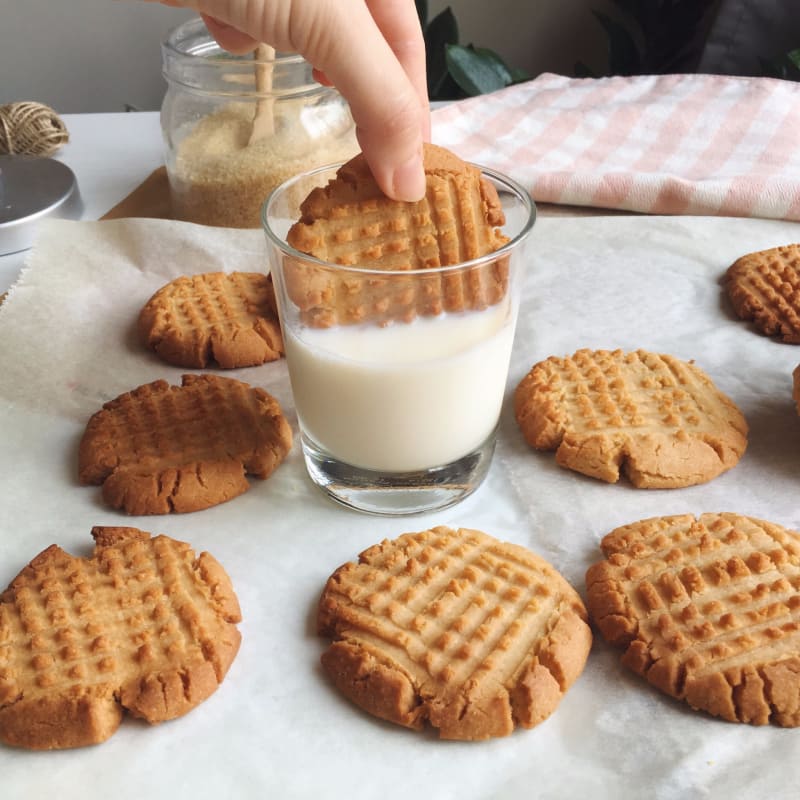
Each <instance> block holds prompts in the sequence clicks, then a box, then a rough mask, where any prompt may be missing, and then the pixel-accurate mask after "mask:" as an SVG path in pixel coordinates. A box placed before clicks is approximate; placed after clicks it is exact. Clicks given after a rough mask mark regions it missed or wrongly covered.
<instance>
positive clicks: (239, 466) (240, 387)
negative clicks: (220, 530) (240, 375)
mask: <svg viewBox="0 0 800 800" xmlns="http://www.w3.org/2000/svg"><path fill="white" fill-rule="evenodd" d="M291 446H292V430H291V427H290V426H289V423H288V422H287V420H286V418H285V417H284V415H283V412H282V411H281V408H280V405H279V404H278V401H277V400H276V399H275V398H274V397H272V395H270V394H268V393H267V392H265V391H264V390H263V389H261V388H259V387H254V386H250V385H249V384H247V383H244V382H242V381H236V380H233V379H232V378H223V377H222V376H219V375H184V376H183V380H182V383H181V385H180V386H171V385H170V384H169V383H168V382H167V381H164V380H158V381H153V382H152V383H146V384H144V385H142V386H139V387H138V388H136V389H133V390H132V391H130V392H125V393H124V394H121V395H120V396H119V397H117V398H115V399H114V400H111V401H109V402H108V403H106V404H105V405H104V406H103V408H102V409H101V410H100V411H98V412H97V413H96V414H94V415H93V416H92V418H91V419H90V420H89V422H88V424H87V426H86V430H85V431H84V434H83V438H82V439H81V442H80V448H79V451H78V477H79V480H80V482H81V483H82V484H84V485H87V484H94V485H100V484H102V486H103V498H104V499H105V501H106V502H107V503H108V504H109V505H110V506H111V507H112V508H120V509H122V510H124V511H126V512H127V513H129V514H168V513H170V512H173V511H174V512H188V511H200V510H201V509H204V508H208V507H210V506H213V505H217V504H218V503H223V502H225V501H227V500H230V499H232V498H234V497H237V496H238V495H240V494H242V493H244V492H246V491H247V490H248V489H249V488H250V484H249V483H248V481H247V475H253V476H255V477H257V478H261V479H265V478H268V477H269V476H270V475H271V474H272V473H273V472H274V471H275V470H276V469H277V468H278V466H279V465H280V464H281V462H282V461H283V459H284V458H285V456H286V454H287V453H288V452H289V450H290V448H291Z"/></svg>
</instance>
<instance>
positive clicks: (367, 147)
mask: <svg viewBox="0 0 800 800" xmlns="http://www.w3.org/2000/svg"><path fill="white" fill-rule="evenodd" d="M298 5H299V4H298ZM407 5H409V6H410V7H411V9H412V11H413V8H414V7H413V6H412V5H411V4H410V3H407ZM384 10H385V9H384ZM381 19H382V20H383V22H384V23H385V24H388V25H389V28H390V30H391V31H392V38H393V41H394V42H395V43H396V44H397V45H398V46H400V45H402V43H403V42H410V41H413V35H411V38H410V39H408V38H404V34H402V32H403V31H404V30H407V28H405V27H404V25H406V23H403V21H402V20H401V21H399V22H398V21H397V19H396V18H394V17H391V15H389V16H388V17H387V16H384V17H382V18H381ZM387 20H391V21H387ZM306 23H307V25H306V27H305V30H306V31H307V33H308V38H307V40H306V52H304V53H303V55H304V56H305V57H306V58H307V59H308V60H309V61H310V62H311V63H312V64H313V65H314V66H315V67H316V69H317V70H318V71H320V72H322V73H324V75H325V76H326V77H327V78H328V79H329V80H330V81H331V82H332V83H333V84H334V85H335V86H336V88H337V89H338V90H339V91H340V92H341V93H342V95H343V96H344V97H345V98H346V99H347V101H348V103H349V105H350V110H351V111H352V114H353V119H354V120H355V123H356V132H357V135H358V141H359V144H360V145H361V149H362V150H363V152H364V157H365V158H366V160H367V163H368V164H369V167H370V169H371V170H372V174H373V175H374V176H375V180H376V181H377V183H378V185H379V186H380V187H381V189H382V190H383V192H384V193H386V194H387V195H388V196H390V197H393V198H395V199H397V200H408V201H414V200H419V199H420V198H421V197H422V196H423V195H424V193H425V174H424V171H423V167H422V142H423V138H424V137H425V136H426V135H427V130H428V128H427V126H428V120H429V117H428V106H427V100H426V102H424V103H423V102H422V99H421V96H420V91H419V89H418V82H417V85H415V83H414V82H412V80H411V79H410V77H409V75H408V74H407V72H406V70H405V69H404V67H403V65H402V64H401V62H400V60H399V59H398V57H397V56H396V55H395V53H394V51H393V50H392V47H391V45H390V43H389V42H388V41H387V39H386V38H385V34H384V32H383V31H382V30H381V29H380V28H379V26H378V24H377V21H376V20H375V19H374V18H373V16H372V15H371V13H370V9H369V8H368V7H367V5H366V3H365V2H364V0H349V1H348V0H331V1H330V2H327V3H317V4H316V6H315V14H314V16H312V17H310V18H308V19H306ZM415 24H416V26H417V28H418V27H419V23H415ZM293 29H294V30H298V29H300V27H299V26H298V25H295V24H294V19H293ZM409 35H410V34H409ZM401 49H403V48H402V47H401ZM413 51H414V47H413V45H411V46H409V47H408V48H406V49H405V51H404V52H405V53H406V55H407V54H408V53H411V52H413ZM423 53H424V49H423ZM414 57H416V58H417V63H419V60H418V59H419V55H418V54H417V55H416V56H413V57H412V60H413V58H414Z"/></svg>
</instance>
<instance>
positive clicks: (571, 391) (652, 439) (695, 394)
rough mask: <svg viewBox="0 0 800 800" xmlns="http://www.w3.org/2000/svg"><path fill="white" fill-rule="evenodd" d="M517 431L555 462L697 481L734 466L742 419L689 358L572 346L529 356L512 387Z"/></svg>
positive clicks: (595, 472)
mask: <svg viewBox="0 0 800 800" xmlns="http://www.w3.org/2000/svg"><path fill="white" fill-rule="evenodd" d="M514 412H515V415H516V418H517V422H518V424H519V426H520V429H521V430H522V433H523V435H524V436H525V439H526V440H527V441H528V443H529V444H531V445H532V446H533V447H535V448H537V449H539V450H555V451H556V461H557V463H558V464H560V465H561V466H562V467H567V468H569V469H573V470H575V471H576V472H581V473H583V474H584V475H589V476H590V477H593V478H599V479H600V480H604V481H607V482H609V483H615V482H616V481H618V480H619V477H620V473H621V472H622V473H623V474H624V475H625V476H626V477H627V478H628V480H629V481H630V482H631V483H632V484H633V485H634V486H636V487H637V488H643V489H670V488H679V487H683V486H693V485H694V484H698V483H704V482H705V481H709V480H711V479H712V478H715V477H716V476H717V475H719V474H721V473H722V472H725V471H726V470H729V469H730V468H731V467H733V466H735V465H736V464H737V463H738V462H739V459H740V458H741V456H742V454H743V453H744V451H745V448H746V447H747V422H746V420H745V418H744V415H743V414H742V412H741V411H740V410H739V408H738V407H737V406H736V404H735V403H734V402H733V401H732V400H731V399H730V398H729V397H727V396H726V395H725V394H723V393H722V392H721V391H719V389H717V387H716V386H715V385H714V383H713V382H712V380H711V378H709V376H708V375H706V373H705V372H703V371H702V370H701V369H700V368H699V367H697V366H696V365H695V364H694V362H685V361H680V360H679V359H677V358H675V357H674V356H670V355H660V354H656V353H649V352H647V351H646V350H636V351H633V352H630V353H624V352H623V351H622V350H613V351H611V350H586V349H584V350H578V351H577V352H576V353H575V354H574V355H572V356H567V357H565V358H557V357H555V356H551V357H550V358H547V359H545V360H544V361H541V362H539V363H538V364H535V365H534V366H533V368H532V369H531V371H530V372H529V373H528V374H527V375H526V376H525V377H524V378H523V379H522V381H521V382H520V383H519V385H518V386H517V389H516V392H515V394H514Z"/></svg>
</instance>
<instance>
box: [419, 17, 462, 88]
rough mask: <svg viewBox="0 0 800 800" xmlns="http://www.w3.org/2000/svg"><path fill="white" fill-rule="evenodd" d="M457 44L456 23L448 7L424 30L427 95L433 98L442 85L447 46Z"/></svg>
mask: <svg viewBox="0 0 800 800" xmlns="http://www.w3.org/2000/svg"><path fill="white" fill-rule="evenodd" d="M454 44H458V23H457V22H456V18H455V15H454V14H453V12H452V10H451V9H450V6H448V7H447V8H446V9H445V10H444V11H442V12H441V13H439V14H437V15H436V16H435V17H434V18H433V19H432V20H431V22H430V24H429V25H428V27H427V28H426V29H425V52H426V58H427V72H428V94H430V96H431V97H435V96H437V95H438V94H439V92H440V90H441V89H442V86H443V85H444V83H445V81H446V79H447V76H448V72H447V53H446V48H447V46H448V45H454Z"/></svg>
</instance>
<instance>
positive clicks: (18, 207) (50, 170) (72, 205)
mask: <svg viewBox="0 0 800 800" xmlns="http://www.w3.org/2000/svg"><path fill="white" fill-rule="evenodd" d="M82 212H83V202H82V201H81V196H80V192H79V191H78V182H77V181H76V179H75V174H74V173H73V172H72V170H71V169H70V168H69V167H68V166H67V165H66V164H62V163H61V162H60V161H55V160H54V159H52V158H41V157H37V156H21V155H11V156H0V256H3V255H8V254H9V253H17V252H19V251H20V250H27V249H28V248H29V247H31V245H32V244H33V242H34V239H35V238H36V233H37V229H38V227H39V224H40V223H41V222H42V220H45V219H79V218H80V216H81V213H82Z"/></svg>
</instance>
